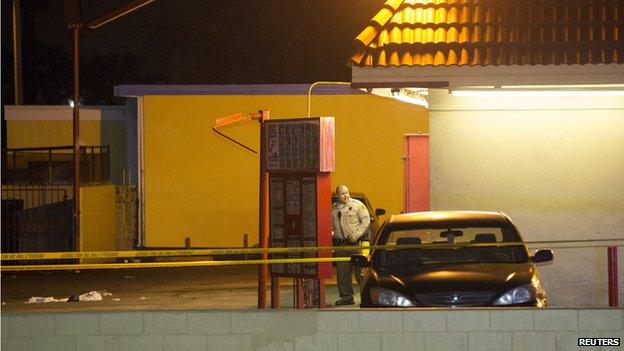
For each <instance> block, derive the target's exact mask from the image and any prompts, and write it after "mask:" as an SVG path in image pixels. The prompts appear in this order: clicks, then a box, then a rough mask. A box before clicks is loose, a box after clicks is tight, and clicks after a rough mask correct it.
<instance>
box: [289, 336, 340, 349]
mask: <svg viewBox="0 0 624 351" xmlns="http://www.w3.org/2000/svg"><path fill="white" fill-rule="evenodd" d="M313 350H322V351H338V334H335V333H320V334H313V335H303V336H298V337H296V338H295V351H313Z"/></svg>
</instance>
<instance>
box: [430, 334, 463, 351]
mask: <svg viewBox="0 0 624 351" xmlns="http://www.w3.org/2000/svg"><path fill="white" fill-rule="evenodd" d="M433 350H436V351H437V350H453V351H461V350H463V351H467V350H468V333H465V332H446V333H443V332H426V333H425V351H433Z"/></svg>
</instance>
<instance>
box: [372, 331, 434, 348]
mask: <svg viewBox="0 0 624 351" xmlns="http://www.w3.org/2000/svg"><path fill="white" fill-rule="evenodd" d="M381 350H382V351H403V350H404V351H424V350H425V334H424V333H383V334H381Z"/></svg>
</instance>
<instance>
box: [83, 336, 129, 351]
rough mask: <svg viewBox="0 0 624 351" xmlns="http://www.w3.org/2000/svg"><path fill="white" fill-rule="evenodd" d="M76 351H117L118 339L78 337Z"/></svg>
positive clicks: (112, 337) (114, 337)
mask: <svg viewBox="0 0 624 351" xmlns="http://www.w3.org/2000/svg"><path fill="white" fill-rule="evenodd" d="M76 350H78V351H118V350H119V338H117V337H116V336H100V335H96V336H78V337H76Z"/></svg>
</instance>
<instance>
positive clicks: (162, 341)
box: [1, 308, 624, 351]
mask: <svg viewBox="0 0 624 351" xmlns="http://www.w3.org/2000/svg"><path fill="white" fill-rule="evenodd" d="M623 321H624V310H623V309H608V308H604V309H582V308H578V309H576V308H570V309H552V308H549V309H540V310H533V309H478V310H467V309H457V310H446V309H445V310H409V311H405V310H339V311H337V310H324V311H310V310H307V311H292V310H290V311H158V312H154V311H136V312H89V313H3V314H2V324H1V329H2V350H3V351H11V350H20V351H23V350H64V351H72V350H96V351H97V350H119V351H125V350H128V351H130V350H131V351H138V350H162V351H168V350H175V351H180V350H202V351H204V350H220V351H221V350H224V351H228V350H233V351H234V350H236V351H239V350H292V351H303V350H322V351H332V350H335V351H346V350H357V351H366V350H392V351H400V350H412V351H414V350H416V351H418V350H422V351H429V350H467V351H473V350H497V351H498V350H509V351H520V350H523V351H524V350H542V351H551V350H552V351H559V350H577V349H579V348H578V347H577V338H579V337H619V338H620V340H622V341H624V330H623V324H624V322H623ZM620 347H621V346H620ZM620 347H612V348H611V349H613V350H619V349H621V348H620ZM582 349H585V350H592V349H593V350H596V349H600V350H603V349H604V350H607V349H609V348H606V347H605V348H591V347H583V348H582Z"/></svg>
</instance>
